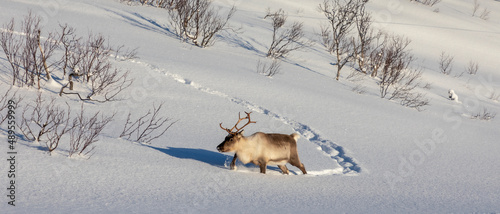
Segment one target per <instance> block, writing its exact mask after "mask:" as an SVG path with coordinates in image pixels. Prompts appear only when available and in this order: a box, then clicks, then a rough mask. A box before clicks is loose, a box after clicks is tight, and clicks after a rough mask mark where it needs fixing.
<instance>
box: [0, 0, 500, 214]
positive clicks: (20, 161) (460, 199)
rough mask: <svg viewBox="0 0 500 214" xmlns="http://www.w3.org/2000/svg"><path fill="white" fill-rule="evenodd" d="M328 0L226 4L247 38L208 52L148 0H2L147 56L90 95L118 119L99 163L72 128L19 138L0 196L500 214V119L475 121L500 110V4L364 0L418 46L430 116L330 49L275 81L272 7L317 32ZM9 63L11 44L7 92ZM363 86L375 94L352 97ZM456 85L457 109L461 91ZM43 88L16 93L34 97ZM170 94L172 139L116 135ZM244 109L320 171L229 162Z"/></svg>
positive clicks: (101, 207) (57, 201) (56, 209)
mask: <svg viewBox="0 0 500 214" xmlns="http://www.w3.org/2000/svg"><path fill="white" fill-rule="evenodd" d="M321 2H322V1H320V0H314V1H302V2H296V1H284V0H255V1H242V0H238V1H230V0H215V1H214V4H215V5H217V6H220V7H222V8H223V9H226V10H229V9H230V7H231V6H232V5H235V6H236V7H237V9H238V11H237V12H236V13H235V15H234V17H233V18H232V19H231V20H230V24H231V26H233V27H235V28H241V31H242V32H241V33H240V34H236V33H234V32H231V31H228V32H224V33H222V34H221V35H220V36H219V37H218V38H217V42H216V43H215V45H214V46H212V47H208V48H198V47H195V46H193V45H190V44H187V43H182V42H180V41H179V40H178V39H176V38H174V37H173V35H172V33H171V32H170V31H169V29H168V18H167V15H166V12H165V11H164V10H162V9H157V8H153V7H149V6H138V5H136V6H129V5H127V4H123V3H120V1H118V0H106V1H95V0H81V1H76V0H59V1H49V3H45V2H44V3H42V2H41V1H26V0H15V1H9V2H8V3H3V4H1V6H0V11H1V13H0V21H1V22H2V23H6V22H7V21H8V20H10V19H11V18H12V17H16V20H17V21H20V19H21V18H22V16H23V15H24V14H26V13H27V11H28V9H32V10H33V11H34V12H36V13H37V14H40V15H41V16H43V17H44V29H46V30H47V31H49V30H52V29H57V28H58V25H59V24H60V23H61V24H63V23H68V24H69V25H70V26H73V27H76V29H77V34H79V35H81V36H85V35H87V33H88V32H93V33H101V34H103V35H105V37H106V38H107V39H108V40H109V41H110V43H111V44H112V45H122V44H124V45H126V46H127V47H129V48H135V47H138V48H139V49H138V52H139V53H138V56H139V59H134V60H131V61H116V62H114V63H115V65H116V66H118V67H121V68H125V69H127V70H130V71H131V73H130V75H131V77H132V78H133V79H134V83H133V85H132V86H131V87H130V88H128V89H127V90H126V91H125V92H124V93H123V94H122V98H123V99H124V100H123V101H118V102H108V103H85V104H84V106H85V107H86V108H87V109H91V111H101V112H103V113H105V114H108V115H110V114H112V113H113V112H116V113H117V114H116V116H115V118H114V121H113V122H112V124H111V125H110V126H108V127H107V128H106V129H105V130H104V134H103V135H102V136H101V137H100V139H99V141H98V142H97V143H96V148H95V153H94V154H93V155H92V156H91V157H90V158H89V157H88V156H72V157H68V155H67V150H68V148H69V142H68V140H69V138H68V139H65V142H63V143H61V145H60V147H59V148H58V149H57V150H55V152H53V153H52V154H50V155H49V154H48V153H47V151H46V150H45V149H44V148H45V145H44V143H43V142H40V143H32V142H27V141H24V140H22V139H21V140H19V141H18V143H17V151H18V155H17V156H16V158H17V160H16V161H17V162H16V164H17V165H16V169H17V170H18V171H17V174H16V202H15V203H16V206H15V207H12V206H10V205H8V204H7V202H8V197H5V196H3V197H2V198H3V199H2V200H0V202H1V203H0V209H1V210H2V213H235V212H236V213H256V212H259V213H332V212H334V213H335V212H342V213H443V212H446V213H457V212H459V213H471V212H478V213H486V212H487V213H493V212H500V191H499V190H500V180H499V178H500V157H499V155H498V152H499V151H500V144H499V143H498V138H499V137H500V134H499V129H498V127H499V125H500V122H499V121H500V120H499V118H494V119H492V120H489V121H483V120H473V119H470V117H471V115H473V114H476V113H478V112H481V111H482V110H483V108H487V109H488V110H489V111H491V112H492V113H495V112H496V113H499V112H500V105H499V103H498V101H497V100H496V101H495V100H493V99H490V98H489V97H490V95H491V94H492V93H497V94H498V93H500V71H499V70H498V51H497V50H500V37H499V36H498V35H499V34H500V14H498V13H497V11H500V3H499V2H498V1H492V0H483V1H480V2H481V4H482V5H483V6H484V7H487V8H489V10H491V11H492V12H491V14H490V19H489V20H482V19H480V18H478V17H472V16H471V10H472V9H471V8H472V2H471V1H467V0H443V1H442V2H441V3H439V4H437V5H436V6H434V7H428V6H423V5H419V4H416V3H413V2H410V1H404V0H399V1H394V0H377V1H371V2H370V3H369V4H368V10H369V11H370V12H372V14H373V16H374V18H375V26H377V27H378V28H383V29H384V30H386V31H388V32H391V33H395V34H398V35H404V36H406V37H408V38H410V39H411V40H412V43H411V44H410V49H411V51H412V53H413V54H414V55H415V56H416V57H417V58H418V60H417V62H416V63H415V66H420V67H421V68H422V70H423V81H424V82H427V83H430V84H431V86H430V89H418V90H420V91H421V92H423V93H425V94H426V96H427V97H428V98H429V100H430V105H429V106H426V107H425V110H424V111H421V112H419V111H416V110H414V109H411V108H406V107H403V106H401V105H399V104H398V103H397V102H393V101H389V100H387V99H381V98H380V97H379V92H378V88H377V85H376V83H375V81H374V80H373V79H371V78H370V77H365V78H363V79H362V80H357V81H355V82H351V81H349V80H346V76H347V75H348V74H349V73H350V70H349V68H345V69H344V70H343V71H342V73H341V79H340V81H339V82H337V81H335V79H334V78H335V70H336V69H335V67H334V66H333V65H332V64H331V63H334V57H333V56H332V55H330V54H329V53H327V51H326V50H324V48H322V47H321V45H319V44H316V45H314V46H312V47H311V48H310V49H308V50H307V51H303V52H294V53H292V54H291V55H290V56H289V57H287V58H286V60H285V62H283V63H282V67H281V68H282V70H281V73H280V74H278V75H276V76H274V77H272V78H268V77H265V76H263V75H260V74H257V72H256V70H255V67H256V64H257V62H258V60H259V59H263V57H265V53H266V52H267V46H268V44H270V42H271V41H270V39H271V33H272V31H271V25H270V23H269V20H264V19H263V16H264V15H265V11H266V8H268V7H270V8H271V10H275V9H279V8H283V9H284V10H285V11H287V13H288V15H289V19H290V20H289V21H290V23H291V21H294V20H299V21H303V22H304V26H305V30H306V31H307V32H306V35H307V36H308V38H309V39H311V40H318V39H319V38H318V35H317V34H316V33H317V32H319V26H320V24H321V23H322V22H324V21H325V18H324V17H323V15H322V14H320V13H319V12H318V11H317V10H316V8H317V6H318V4H319V3H321ZM436 8H439V12H434V11H435V9H436ZM20 14H23V15H20ZM42 34H43V32H42ZM443 51H445V52H446V53H449V54H451V55H453V56H454V57H455V60H454V71H453V72H452V74H451V75H443V74H441V73H440V72H439V71H438V59H439V54H440V53H441V52H443ZM470 60H474V61H477V62H478V63H479V72H478V74H477V75H469V74H467V73H465V74H463V75H462V76H460V77H459V76H458V75H459V74H460V73H461V72H462V71H465V67H466V66H467V64H468V63H469V61H470ZM9 68H10V65H8V63H7V62H6V60H5V56H4V55H3V53H2V54H0V80H1V81H2V83H1V84H2V91H1V93H2V94H3V92H4V90H6V89H5V88H4V86H5V87H6V86H7V85H8V84H9V83H10V79H9V76H8V75H7V74H8V72H9V71H10V70H9ZM58 75H59V74H57V73H54V72H53V73H52V76H53V77H56V76H57V77H58V78H62V77H61V75H59V76H58ZM44 84H45V85H44V86H43V88H44V89H43V90H42V91H43V94H44V95H45V96H54V97H57V100H58V101H59V102H60V103H64V102H68V104H69V105H71V107H72V108H73V109H79V107H80V105H81V103H80V102H77V101H76V100H75V99H74V98H72V97H58V95H57V93H58V88H59V87H58V84H59V85H60V84H61V83H60V82H57V81H52V82H50V83H44ZM360 84H361V85H363V86H365V88H364V90H365V91H366V92H365V93H362V94H358V93H355V92H353V91H352V88H354V87H356V86H357V85H360ZM451 88H453V90H454V91H455V93H457V94H459V95H460V102H461V103H457V102H454V101H451V100H449V98H448V90H449V89H451ZM35 91H36V90H35V89H28V88H20V89H19V91H18V93H19V94H22V95H23V96H24V101H27V100H30V99H34V97H35V96H36V95H35V93H34V92H35ZM162 102H164V103H165V104H164V107H163V109H165V115H166V116H168V117H171V118H173V119H174V120H179V121H178V122H177V123H176V124H174V125H173V126H172V127H171V128H170V129H169V130H168V131H167V132H166V134H165V135H164V136H162V137H161V138H159V139H157V140H155V141H153V142H152V144H151V145H143V144H139V143H135V142H130V141H127V140H125V139H120V138H119V137H118V135H119V133H120V131H121V129H122V128H123V124H124V123H125V120H126V115H127V113H128V112H134V113H137V114H141V113H142V114H144V113H145V112H147V110H148V109H150V108H151V107H152V106H153V104H159V103H162ZM17 111H18V112H19V111H21V109H18V110H17ZM243 111H252V112H254V113H253V114H252V120H255V121H257V123H256V124H252V125H249V126H248V127H247V128H245V133H246V135H250V134H252V133H254V132H257V131H263V132H275V133H285V134H290V133H294V132H297V133H299V134H300V135H301V138H300V139H299V140H298V151H299V156H300V159H301V161H302V162H303V164H304V165H305V168H306V170H307V171H308V174H307V175H302V173H301V172H300V170H299V169H297V168H295V167H293V166H288V168H289V170H290V175H288V176H286V175H282V174H281V173H280V170H279V168H278V167H276V166H268V168H267V174H265V175H262V174H260V173H259V169H258V167H256V166H254V165H252V164H247V165H242V164H241V163H237V166H238V169H237V170H230V169H229V163H230V161H231V159H232V156H233V154H231V153H219V152H217V150H216V146H217V145H218V144H219V143H220V142H222V140H223V139H224V137H225V135H226V133H225V131H223V130H221V129H220V128H219V125H218V124H219V123H220V122H224V124H231V123H233V121H235V120H236V119H237V118H236V117H237V113H238V112H243ZM2 113H3V112H2ZM0 142H4V143H1V144H0V145H1V146H0V157H2V159H8V158H9V157H8V155H7V143H6V142H7V128H6V126H5V124H2V128H1V130H0ZM7 167H9V165H8V162H7V161H2V163H0V171H1V172H3V174H2V175H0V178H1V179H0V186H1V187H2V189H4V190H3V193H4V194H3V195H5V194H7V192H6V190H5V188H7V185H8V182H9V180H8V178H7V175H6V174H7V171H8V169H7Z"/></svg>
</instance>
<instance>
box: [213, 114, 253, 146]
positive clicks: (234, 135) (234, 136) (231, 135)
mask: <svg viewBox="0 0 500 214" xmlns="http://www.w3.org/2000/svg"><path fill="white" fill-rule="evenodd" d="M245 113H246V114H247V116H246V117H244V118H241V114H239V113H238V117H239V120H238V122H236V124H235V125H234V126H233V128H231V129H228V128H224V127H222V123H220V124H219V126H220V128H221V129H223V130H225V131H227V133H228V135H227V136H226V138H225V139H224V141H223V142H222V143H221V144H219V145H218V146H217V150H218V151H219V152H232V151H234V150H235V149H236V148H235V145H236V144H237V143H238V142H239V141H240V140H241V139H242V138H244V137H243V131H244V130H243V128H245V126H247V125H248V124H250V123H256V122H255V121H251V120H250V114H251V113H252V112H250V113H248V112H245ZM246 119H248V122H247V123H246V124H245V125H243V126H242V127H241V128H238V127H237V126H238V124H239V123H240V122H241V121H242V120H246ZM234 129H236V131H233V130H234Z"/></svg>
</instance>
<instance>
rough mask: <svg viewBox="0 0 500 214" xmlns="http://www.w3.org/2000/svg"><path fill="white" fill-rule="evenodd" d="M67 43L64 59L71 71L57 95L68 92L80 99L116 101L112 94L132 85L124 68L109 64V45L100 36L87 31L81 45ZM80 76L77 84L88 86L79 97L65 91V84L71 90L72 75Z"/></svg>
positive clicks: (111, 50)
mask: <svg viewBox="0 0 500 214" xmlns="http://www.w3.org/2000/svg"><path fill="white" fill-rule="evenodd" d="M76 41H78V40H76ZM64 46H65V47H66V45H64ZM67 46H68V47H69V48H70V50H71V51H69V52H68V54H69V56H67V57H65V58H64V59H65V60H66V59H68V62H67V63H68V64H69V67H72V70H73V71H75V72H72V73H70V74H69V82H68V83H67V84H66V85H64V86H63V87H61V90H60V92H59V95H60V96H62V95H63V94H72V95H76V96H78V98H79V99H80V100H83V101H96V102H108V101H114V100H116V96H117V95H118V94H119V93H121V92H122V91H123V90H124V89H126V88H128V87H129V86H130V85H131V84H132V82H133V81H132V80H131V79H129V78H128V74H129V72H128V71H126V72H124V71H122V70H121V69H118V68H114V67H113V65H112V64H111V61H110V58H111V53H112V52H113V48H112V47H111V46H109V45H108V44H107V41H106V39H105V38H104V36H102V35H100V34H99V35H93V34H89V36H88V39H87V41H86V42H85V43H84V44H79V43H78V42H77V43H76V44H74V45H67ZM80 76H81V77H83V79H81V80H80V83H81V84H83V85H89V90H88V91H89V92H88V93H87V94H86V95H83V96H82V95H81V94H80V93H78V92H66V91H65V89H66V88H68V87H69V89H70V90H72V85H73V78H76V77H80Z"/></svg>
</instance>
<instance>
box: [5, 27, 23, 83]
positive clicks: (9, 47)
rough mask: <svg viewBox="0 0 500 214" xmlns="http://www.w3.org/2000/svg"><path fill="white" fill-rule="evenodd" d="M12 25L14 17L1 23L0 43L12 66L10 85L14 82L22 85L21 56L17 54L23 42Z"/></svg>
mask: <svg viewBox="0 0 500 214" xmlns="http://www.w3.org/2000/svg"><path fill="white" fill-rule="evenodd" d="M14 25H15V24H14V18H12V19H11V20H10V22H8V23H7V24H5V25H3V29H4V30H3V31H0V44H1V46H2V50H3V52H4V53H5V56H6V58H7V61H8V62H9V64H10V66H11V68H12V85H15V84H16V82H18V84H19V85H22V83H23V81H22V78H21V74H20V69H21V58H20V57H19V56H20V55H21V53H20V51H21V47H22V46H23V43H22V42H21V40H19V39H18V38H17V36H16V35H15V31H14V29H15V28H14Z"/></svg>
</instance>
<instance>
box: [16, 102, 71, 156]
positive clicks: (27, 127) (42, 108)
mask: <svg viewBox="0 0 500 214" xmlns="http://www.w3.org/2000/svg"><path fill="white" fill-rule="evenodd" d="M66 106H67V108H66V109H64V108H62V107H60V106H59V105H57V104H56V103H55V98H53V97H52V98H51V99H50V100H45V99H44V98H43V97H42V95H41V93H38V95H37V98H36V99H35V101H34V103H30V104H28V105H27V106H25V107H24V110H23V113H22V116H21V117H22V118H21V123H20V125H19V126H18V127H19V130H20V131H21V133H22V134H23V135H24V137H25V138H26V139H27V140H29V141H35V142H42V141H44V142H45V145H46V146H47V149H48V151H49V152H52V151H54V150H55V149H56V148H57V146H58V145H59V140H60V139H61V137H62V136H63V135H64V134H65V133H67V132H68V131H69V130H71V129H72V127H71V126H70V125H69V119H70V113H71V109H70V107H69V105H67V104H66ZM44 138H45V140H44Z"/></svg>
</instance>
